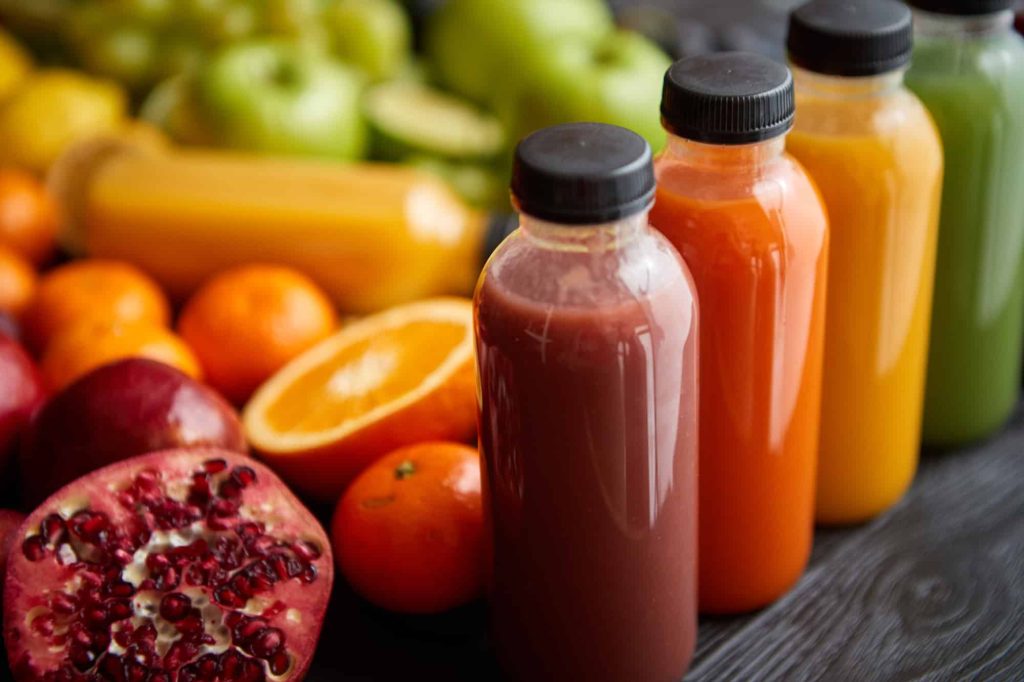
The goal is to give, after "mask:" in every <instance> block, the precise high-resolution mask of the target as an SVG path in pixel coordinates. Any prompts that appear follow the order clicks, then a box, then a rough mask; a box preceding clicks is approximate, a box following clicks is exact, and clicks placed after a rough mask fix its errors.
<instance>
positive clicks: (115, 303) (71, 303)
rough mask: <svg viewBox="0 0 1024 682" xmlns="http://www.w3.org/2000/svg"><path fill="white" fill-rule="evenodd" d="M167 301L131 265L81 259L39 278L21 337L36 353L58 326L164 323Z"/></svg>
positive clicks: (157, 288)
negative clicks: (89, 323) (89, 322)
mask: <svg viewBox="0 0 1024 682" xmlns="http://www.w3.org/2000/svg"><path fill="white" fill-rule="evenodd" d="M169 318H170V305H169V304H168V302H167V297H166V296H164V293H163V292H162V291H161V290H160V287H159V286H157V284H156V283H155V282H154V281H153V280H151V279H150V278H149V277H147V276H146V275H145V274H143V272H142V271H141V270H139V269H138V268H136V267H135V266H133V265H129V264H127V263H122V262H120V261H112V260H99V259H97V260H81V261H74V262H71V263H68V264H66V265H62V266H60V267H58V268H54V269H53V270H51V271H50V272H48V273H47V274H45V275H44V276H43V277H42V278H41V279H40V280H39V287H38V289H37V291H36V295H35V298H33V300H32V302H31V304H30V305H29V307H28V309H27V310H26V311H25V316H24V320H23V321H24V326H25V337H26V339H27V340H28V343H29V345H31V346H32V347H33V348H34V349H35V350H36V352H41V351H42V350H43V349H44V348H45V347H46V345H47V344H48V343H49V341H50V339H51V338H52V337H53V336H54V334H56V333H57V332H58V331H60V330H61V329H62V328H64V327H67V326H68V325H70V324H73V323H76V322H80V321H83V320H95V321H102V322H110V323H113V322H124V323H129V322H148V323H151V324H154V325H163V326H166V325H167V324H168V321H169Z"/></svg>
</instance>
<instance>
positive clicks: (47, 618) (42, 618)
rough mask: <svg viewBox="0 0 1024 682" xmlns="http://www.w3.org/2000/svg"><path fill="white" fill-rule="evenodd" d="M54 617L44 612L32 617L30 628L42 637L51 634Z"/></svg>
mask: <svg viewBox="0 0 1024 682" xmlns="http://www.w3.org/2000/svg"><path fill="white" fill-rule="evenodd" d="M55 621H56V619H55V618H54V615H53V614H52V613H45V614H42V615H39V616H36V617H35V618H33V619H32V629H33V630H35V631H36V632H37V633H39V634H40V635H42V636H43V637H49V636H50V635H52V634H53V625H54V622H55Z"/></svg>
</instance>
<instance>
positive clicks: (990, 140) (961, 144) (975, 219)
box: [907, 0, 1024, 446]
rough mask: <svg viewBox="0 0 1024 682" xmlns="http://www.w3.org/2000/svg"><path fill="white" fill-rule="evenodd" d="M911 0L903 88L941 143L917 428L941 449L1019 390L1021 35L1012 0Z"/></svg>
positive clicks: (1001, 416)
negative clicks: (911, 40)
mask: <svg viewBox="0 0 1024 682" xmlns="http://www.w3.org/2000/svg"><path fill="white" fill-rule="evenodd" d="M910 4H912V5H915V6H919V7H921V8H922V10H921V11H916V12H915V43H916V44H915V47H914V61H913V62H912V64H911V67H910V70H909V71H908V72H907V85H908V86H909V87H910V88H911V89H912V90H913V91H914V92H915V93H916V94H917V95H918V96H919V97H920V98H921V99H922V100H923V101H924V103H925V105H926V106H927V107H928V109H929V110H930V111H931V114H932V116H933V117H934V119H935V123H936V124H937V125H938V128H939V132H940V134H941V135H942V143H943V145H944V147H945V151H946V179H945V183H944V185H943V190H942V218H941V224H940V227H939V246H938V267H937V270H936V275H935V311H934V313H933V314H932V324H931V349H930V352H929V358H928V380H927V390H926V398H925V410H924V434H923V435H924V440H925V442H926V443H929V444H931V445H939V446H951V445H957V444H961V443H964V442H967V441H971V440H975V439H978V438H983V437H985V436H988V435H990V434H992V433H993V432H994V431H995V430H997V429H998V428H999V427H1000V426H1002V425H1003V424H1004V423H1005V422H1006V420H1007V419H1008V418H1009V417H1010V415H1011V414H1012V412H1013V410H1014V407H1015V406H1016V404H1017V400H1018V397H1019V388H1020V383H1019V382H1020V369H1021V353H1022V346H1024V339H1022V335H1024V262H1022V256H1024V40H1021V38H1020V36H1017V35H1016V34H1014V33H1013V31H1012V29H1011V26H1010V23H1011V20H1012V16H1011V14H1010V12H1009V8H1010V6H1011V5H1012V4H1013V3H1012V2H1011V0H1006V1H1005V2H1001V3H1000V2H970V1H965V2H961V3H958V4H957V5H956V7H955V8H954V7H953V6H952V5H950V4H949V3H945V4H943V5H942V6H939V5H938V3H934V2H927V1H925V0H915V2H912V3H910ZM933 6H934V7H936V11H937V12H939V11H941V12H942V13H941V14H940V13H932V12H929V11H925V10H928V9H929V8H931V7H933Z"/></svg>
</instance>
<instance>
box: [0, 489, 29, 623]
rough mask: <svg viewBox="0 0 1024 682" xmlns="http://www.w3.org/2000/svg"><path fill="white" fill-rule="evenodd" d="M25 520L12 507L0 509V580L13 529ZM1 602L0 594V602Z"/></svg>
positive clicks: (4, 568)
mask: <svg viewBox="0 0 1024 682" xmlns="http://www.w3.org/2000/svg"><path fill="white" fill-rule="evenodd" d="M24 521H25V515H24V514H22V513H21V512H17V511H14V510H13V509H0V580H3V578H4V575H5V574H6V573H7V555H8V554H10V552H11V547H12V546H13V545H14V538H15V531H16V530H18V527H19V526H21V524H22V523H23V522H24ZM2 603H3V599H2V595H0V604H2Z"/></svg>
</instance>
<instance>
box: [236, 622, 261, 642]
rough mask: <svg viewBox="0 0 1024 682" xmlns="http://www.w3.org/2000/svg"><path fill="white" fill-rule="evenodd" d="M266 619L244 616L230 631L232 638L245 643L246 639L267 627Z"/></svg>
mask: <svg viewBox="0 0 1024 682" xmlns="http://www.w3.org/2000/svg"><path fill="white" fill-rule="evenodd" d="M267 625H268V623H267V621H265V620H263V619H262V618H246V619H244V620H242V621H241V622H240V623H238V625H236V626H235V629H234V630H233V631H232V633H231V635H232V639H233V640H234V641H235V642H236V643H239V644H242V645H246V644H248V641H249V640H250V639H251V638H252V637H254V636H255V635H257V634H258V633H260V632H262V631H263V630H266V629H267Z"/></svg>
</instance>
